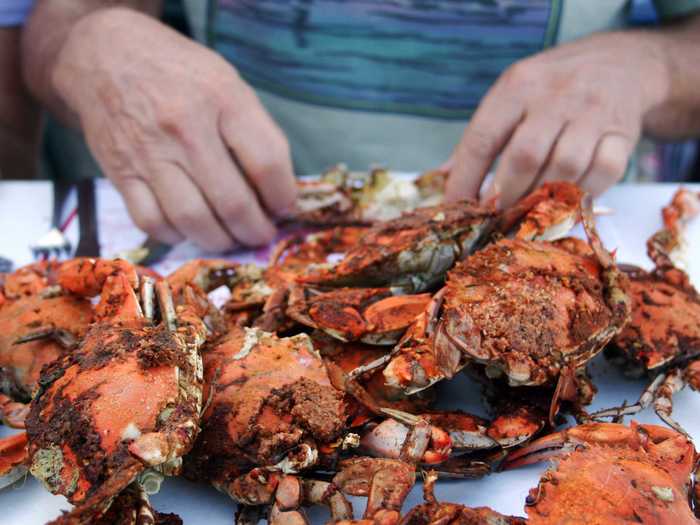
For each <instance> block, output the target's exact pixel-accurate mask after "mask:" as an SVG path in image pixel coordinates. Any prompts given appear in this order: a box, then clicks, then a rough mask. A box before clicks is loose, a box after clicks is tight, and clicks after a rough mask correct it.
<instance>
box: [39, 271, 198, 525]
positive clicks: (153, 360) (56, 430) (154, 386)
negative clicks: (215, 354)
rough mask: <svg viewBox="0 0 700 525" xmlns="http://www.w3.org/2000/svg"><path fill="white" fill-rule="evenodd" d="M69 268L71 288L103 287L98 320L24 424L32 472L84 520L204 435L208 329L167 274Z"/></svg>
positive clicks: (152, 485)
mask: <svg viewBox="0 0 700 525" xmlns="http://www.w3.org/2000/svg"><path fill="white" fill-rule="evenodd" d="M66 272H67V273H66V274H63V275H61V276H59V281H62V282H63V286H64V287H66V288H70V289H71V290H72V291H73V293H83V294H85V295H88V296H89V295H92V294H96V293H100V294H101V299H100V302H99V303H98V304H97V306H96V308H95V310H96V315H97V320H96V322H95V323H93V324H92V325H91V326H90V328H89V330H88V331H87V333H86V334H85V336H84V338H83V339H82V341H81V342H80V344H79V345H78V347H77V348H76V349H75V350H73V351H72V352H71V353H70V354H68V355H66V356H64V357H63V358H62V359H60V360H57V361H55V362H53V363H52V364H51V365H50V366H48V367H46V368H45V369H44V370H43V371H42V376H41V379H40V381H39V390H38V392H37V395H36V396H35V397H34V399H33V400H32V403H31V411H30V415H29V417H28V419H27V422H26V425H27V433H28V436H29V455H30V463H31V466H30V470H31V472H32V474H33V475H34V476H35V477H37V478H38V479H39V480H41V481H42V482H43V483H44V485H45V486H46V487H47V488H48V489H49V490H50V491H51V492H53V493H58V494H63V495H65V496H66V497H67V498H68V500H69V501H70V502H71V503H74V504H75V505H77V507H76V509H74V511H73V513H71V514H69V516H75V517H76V519H77V520H78V521H77V522H83V518H82V517H85V516H87V515H89V510H90V509H92V510H93V511H95V513H96V514H99V513H102V512H104V511H105V510H106V509H107V508H108V507H109V505H110V503H111V501H112V500H113V498H114V497H115V496H117V495H118V494H119V493H120V492H121V491H122V490H123V489H124V488H126V487H127V486H128V485H129V484H130V483H132V482H133V481H134V480H135V479H136V478H137V477H138V478H139V479H140V480H141V481H142V483H143V484H145V485H146V486H147V487H148V489H149V490H152V489H157V486H158V484H159V483H158V479H162V475H172V474H177V473H178V472H179V470H180V466H181V463H182V456H183V455H184V454H186V453H187V452H188V451H189V449H190V447H191V446H192V443H193V442H194V439H195V437H196V436H197V434H198V432H199V414H200V411H201V407H202V366H201V357H200V355H199V347H200V346H201V345H202V343H203V342H204V340H205V339H206V337H207V334H208V331H207V328H206V326H205V324H204V323H203V321H202V320H201V318H199V317H198V316H197V315H196V314H194V313H193V312H192V309H191V307H190V306H189V305H187V304H178V305H175V304H173V301H172V295H171V291H170V286H169V285H168V283H167V282H166V281H160V282H157V283H155V282H154V281H153V280H152V279H150V278H146V277H145V278H139V277H138V275H137V274H136V272H135V271H134V269H133V267H131V266H130V265H128V263H125V262H124V261H119V262H115V261H101V260H89V261H83V262H82V263H76V264H75V265H73V266H71V267H69V268H67V269H66ZM156 299H157V302H158V305H157V306H156V305H155V301H156ZM154 481H155V482H154ZM86 519H87V518H86Z"/></svg>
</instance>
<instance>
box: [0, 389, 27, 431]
mask: <svg viewBox="0 0 700 525" xmlns="http://www.w3.org/2000/svg"><path fill="white" fill-rule="evenodd" d="M28 414H29V405H25V404H24V403H18V402H16V401H13V400H12V399H11V398H9V397H7V396H6V395H5V394H0V421H2V422H3V423H4V424H5V425H7V426H8V427H12V428H24V420H25V419H26V418H27V415H28Z"/></svg>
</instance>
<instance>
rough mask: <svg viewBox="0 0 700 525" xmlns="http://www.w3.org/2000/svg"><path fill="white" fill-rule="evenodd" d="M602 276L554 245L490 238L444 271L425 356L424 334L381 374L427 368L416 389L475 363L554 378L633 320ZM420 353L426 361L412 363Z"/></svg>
mask: <svg viewBox="0 0 700 525" xmlns="http://www.w3.org/2000/svg"><path fill="white" fill-rule="evenodd" d="M606 275H607V273H606V270H605V269H603V268H601V266H600V265H599V263H598V261H597V260H596V258H594V257H592V256H583V255H579V254H574V253H571V252H569V251H567V250H565V249H563V248H561V247H560V246H558V245H554V244H552V243H547V242H540V241H524V240H519V239H512V240H510V239H503V240H501V241H498V242H496V243H493V244H490V245H489V246H487V247H486V248H484V249H483V250H481V251H479V252H477V253H475V254H473V255H472V256H470V257H469V258H468V259H467V260H465V261H463V262H462V263H459V264H458V265H457V266H456V267H455V268H454V269H453V270H452V271H450V273H449V274H448V280H447V284H446V287H445V291H444V299H443V302H442V305H441V306H442V310H441V312H442V313H441V317H440V321H439V323H438V325H437V328H436V329H435V330H436V332H435V338H434V341H433V339H432V338H428V339H426V340H425V341H423V342H422V345H423V346H424V345H428V346H430V345H433V348H426V351H425V352H421V351H420V347H421V340H420V339H418V340H417V341H416V340H413V341H411V340H410V339H409V340H408V343H407V344H406V350H407V351H405V352H403V353H402V354H400V355H399V356H398V357H397V358H396V359H394V361H392V363H390V365H389V366H387V368H386V369H385V371H384V374H385V377H386V378H387V381H388V382H389V383H390V384H409V385H410V384H411V383H413V384H415V383H416V379H415V377H416V376H415V373H416V372H415V371H416V370H419V369H422V370H424V371H426V370H427V372H428V373H427V374H426V373H425V372H424V375H425V376H426V377H424V378H422V379H421V377H418V379H420V383H419V384H418V385H417V386H418V387H419V388H420V387H421V384H422V385H423V386H427V385H429V384H432V382H435V381H436V380H439V379H441V378H442V377H451V376H452V375H453V374H454V373H455V372H456V371H457V370H460V369H461V368H462V367H463V366H464V365H465V364H466V363H467V362H475V363H480V364H482V365H484V367H485V371H486V374H487V375H488V376H490V377H499V376H501V375H505V376H506V377H507V378H508V381H509V384H510V385H511V386H524V385H527V386H534V385H543V384H547V383H551V382H552V381H554V382H556V381H557V380H558V379H559V377H560V373H561V371H562V370H564V369H568V370H572V371H575V370H577V369H579V368H581V367H582V366H584V365H585V363H586V362H587V361H589V360H590V359H591V358H592V357H593V356H595V355H596V354H597V353H598V352H599V351H600V350H602V348H603V347H604V346H605V344H606V343H607V342H608V341H609V340H610V339H611V338H612V337H613V336H614V335H615V334H616V333H617V332H618V331H619V330H620V328H621V326H622V325H623V324H624V322H625V321H626V319H627V315H628V313H629V310H628V308H629V307H628V304H627V298H626V296H625V295H624V292H623V291H622V290H621V289H617V288H614V287H612V286H608V282H607V277H606ZM423 323H424V324H426V323H427V324H429V321H425V320H424V321H423ZM422 329H423V330H425V327H423V328H422ZM409 333H411V332H409ZM418 335H420V330H419V334H418ZM412 345H413V346H412ZM415 346H418V349H417V350H416V348H415ZM416 356H417V357H416ZM417 358H420V359H421V360H423V361H424V362H425V366H422V367H416V366H415V365H414V363H415V362H416V359H417Z"/></svg>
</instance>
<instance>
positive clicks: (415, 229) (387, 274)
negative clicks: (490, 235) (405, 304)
mask: <svg viewBox="0 0 700 525" xmlns="http://www.w3.org/2000/svg"><path fill="white" fill-rule="evenodd" d="M495 216H496V212H495V209H494V208H493V207H491V206H481V205H479V204H476V203H475V202H471V201H462V202H457V203H453V204H443V205H440V206H432V207H426V208H419V209H417V210H415V211H413V212H409V213H404V214H403V215H402V216H401V217H399V218H397V219H394V220H391V221H387V222H382V223H378V224H376V225H375V226H374V227H372V228H371V229H370V230H369V231H368V232H367V234H366V235H365V236H364V237H363V239H362V243H361V244H359V245H357V246H356V247H354V248H353V249H351V250H349V251H348V252H347V253H346V254H345V257H343V259H342V260H341V261H340V262H339V263H338V264H336V265H334V266H332V267H325V268H318V269H316V270H312V271H310V272H308V273H307V274H306V275H303V276H301V277H299V279H298V281H299V282H300V283H302V284H313V285H324V286H355V285H360V286H390V287H392V288H398V289H400V290H402V291H404V292H406V293H416V292H421V291H423V290H427V289H429V288H431V287H432V286H434V285H436V284H438V283H439V282H440V281H441V280H442V279H443V277H444V275H445V272H447V270H448V269H449V268H450V267H451V266H452V265H453V264H454V262H455V261H457V260H459V259H461V258H462V257H464V256H466V255H467V254H468V253H469V252H470V251H471V250H472V249H473V248H474V247H475V246H476V245H477V244H478V242H479V241H480V240H481V239H482V238H483V237H484V235H485V234H486V232H488V230H489V227H490V225H491V223H492V221H493V219H494V218H495Z"/></svg>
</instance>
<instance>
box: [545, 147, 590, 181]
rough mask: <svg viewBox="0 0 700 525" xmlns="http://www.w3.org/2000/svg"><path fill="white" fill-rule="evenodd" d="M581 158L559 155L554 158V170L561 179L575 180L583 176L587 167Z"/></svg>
mask: <svg viewBox="0 0 700 525" xmlns="http://www.w3.org/2000/svg"><path fill="white" fill-rule="evenodd" d="M583 164H584V161H583V159H582V158H581V157H580V156H577V155H572V154H568V153H567V154H559V155H557V156H555V158H554V162H553V165H554V169H555V171H556V173H557V175H558V177H559V178H561V179H565V180H575V179H577V178H578V177H579V175H581V173H582V172H583V170H584V168H585V166H584V165H583Z"/></svg>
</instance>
